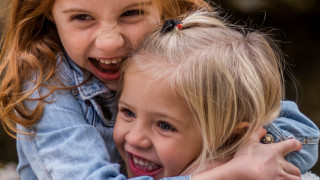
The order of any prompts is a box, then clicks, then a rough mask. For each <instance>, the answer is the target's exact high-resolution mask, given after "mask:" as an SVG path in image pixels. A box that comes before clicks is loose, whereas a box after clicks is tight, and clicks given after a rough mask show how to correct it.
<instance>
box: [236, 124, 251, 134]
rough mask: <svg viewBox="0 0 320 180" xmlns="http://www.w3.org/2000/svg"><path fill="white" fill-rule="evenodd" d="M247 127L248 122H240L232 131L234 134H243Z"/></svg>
mask: <svg viewBox="0 0 320 180" xmlns="http://www.w3.org/2000/svg"><path fill="white" fill-rule="evenodd" d="M248 127H249V123H248V122H240V123H239V124H238V125H237V126H236V128H235V129H234V132H233V133H234V134H236V135H243V134H244V133H245V132H246V131H247V129H248Z"/></svg>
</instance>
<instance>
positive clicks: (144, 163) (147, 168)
mask: <svg viewBox="0 0 320 180" xmlns="http://www.w3.org/2000/svg"><path fill="white" fill-rule="evenodd" d="M128 159H129V167H130V170H131V172H132V173H133V174H134V175H136V176H155V175H156V174H158V173H159V172H160V171H161V170H162V167H161V166H160V165H158V164H156V163H154V162H151V161H148V160H146V159H143V158H141V157H138V156H135V155H133V154H130V153H128Z"/></svg>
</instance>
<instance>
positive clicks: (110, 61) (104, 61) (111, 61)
mask: <svg viewBox="0 0 320 180" xmlns="http://www.w3.org/2000/svg"><path fill="white" fill-rule="evenodd" d="M96 59H97V61H100V62H101V63H103V64H117V63H119V62H121V58H118V59H112V60H110V59H109V60H103V59H98V58H96Z"/></svg>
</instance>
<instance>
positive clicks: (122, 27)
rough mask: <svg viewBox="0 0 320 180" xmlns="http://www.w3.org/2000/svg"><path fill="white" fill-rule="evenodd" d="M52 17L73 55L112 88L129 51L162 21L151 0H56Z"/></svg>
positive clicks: (67, 48)
mask: <svg viewBox="0 0 320 180" xmlns="http://www.w3.org/2000/svg"><path fill="white" fill-rule="evenodd" d="M52 17H53V22H54V23H55V24H56V26H57V29H58V33H59V36H60V39H61V42H62V44H63V46H64V49H65V50H66V52H67V53H68V55H69V56H70V58H71V59H72V60H73V61H74V62H75V63H76V64H77V65H78V66H80V67H82V68H83V69H85V70H87V71H89V72H90V73H92V74H93V75H94V76H96V77H97V78H98V79H99V80H100V81H102V82H103V83H104V84H105V85H106V86H107V88H109V89H112V90H117V87H118V80H119V77H120V65H121V63H122V62H123V61H124V60H125V59H126V57H127V55H128V53H129V52H130V51H131V50H132V49H133V48H135V47H137V45H138V44H139V42H140V41H141V39H142V38H143V37H144V36H145V35H146V34H147V33H149V32H150V31H151V30H152V29H153V28H154V27H155V26H156V25H158V24H159V23H160V14H159V11H158V9H157V8H156V7H155V6H154V5H153V4H152V1H151V0H91V1H88V0H55V3H54V5H53V9H52Z"/></svg>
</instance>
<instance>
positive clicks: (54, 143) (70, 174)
mask: <svg viewBox="0 0 320 180" xmlns="http://www.w3.org/2000/svg"><path fill="white" fill-rule="evenodd" d="M57 61H58V67H57V72H56V74H57V77H58V79H59V81H60V82H62V83H64V84H65V85H67V86H75V85H79V84H80V83H81V82H83V81H84V75H83V73H82V71H81V70H80V69H79V67H78V66H77V65H75V64H74V63H73V62H72V61H71V60H70V59H69V58H68V57H66V56H65V55H60V56H58V58H57ZM30 87H33V84H32V82H31V81H30V82H28V83H26V84H25V88H30ZM47 92H48V89H45V88H42V89H40V91H36V92H35V93H34V94H32V96H31V99H32V98H37V97H39V94H42V95H44V94H46V93H47ZM46 100H47V101H48V102H52V103H46V104H45V108H44V112H43V115H42V117H41V118H40V120H39V121H38V122H37V123H36V124H34V125H32V126H30V127H28V128H24V127H21V126H18V128H19V129H21V130H23V131H26V132H29V133H34V135H21V134H20V135H18V139H17V150H18V156H19V164H18V167H17V170H18V172H19V173H20V175H21V179H22V180H25V179H28V180H29V179H41V180H45V179H54V180H59V179H61V180H66V179H79V180H80V179H94V180H99V179H115V180H121V179H126V177H125V176H124V175H122V174H120V172H119V163H118V162H119V160H120V156H119V154H118V153H117V150H116V147H115V144H114V142H113V137H112V132H113V126H114V123H115V115H116V113H117V105H116V102H115V96H114V93H113V92H111V91H109V90H108V89H106V88H105V87H104V86H103V84H102V83H101V82H100V81H98V80H97V79H95V78H92V79H90V81H88V82H87V83H85V84H83V85H81V86H79V87H77V88H74V89H69V90H57V91H55V92H54V93H53V94H52V95H51V96H49V97H48V98H47V99H46ZM25 104H26V105H27V107H28V108H30V109H32V108H34V107H35V106H36V104H37V102H36V101H32V100H30V101H26V102H25ZM101 104H103V105H104V107H102V106H101ZM285 104H287V102H284V107H283V108H284V112H287V113H288V114H289V115H287V114H286V113H285V114H283V117H281V118H280V119H279V120H277V121H276V122H275V123H273V124H272V125H270V126H268V128H269V127H270V128H269V130H270V132H271V133H272V132H277V133H279V134H285V136H284V137H285V138H290V137H292V134H291V133H293V132H294V133H293V135H294V136H295V137H298V138H302V140H303V141H304V140H305V139H306V138H307V139H308V138H312V141H307V144H309V142H312V144H313V146H312V147H310V148H306V149H305V150H304V151H303V155H299V154H300V152H299V153H298V155H297V154H293V155H292V156H290V159H291V158H292V159H293V160H292V162H295V160H294V159H297V162H298V161H299V162H300V161H301V162H303V163H302V164H299V163H297V165H301V167H303V166H302V165H304V164H306V163H307V164H310V165H311V164H314V163H315V160H314V159H310V158H309V157H315V156H316V155H317V153H316V152H317V147H318V146H317V142H318V138H319V132H318V129H317V128H316V127H315V126H314V124H313V123H312V122H311V121H310V120H309V119H307V118H305V117H304V116H303V115H301V114H300V112H299V111H298V109H296V108H295V107H294V104H293V103H289V104H290V105H288V106H286V105H285ZM102 109H108V111H109V113H107V114H106V113H104V112H105V110H102ZM291 118H292V119H291ZM293 122H296V123H300V124H302V125H305V127H303V128H300V127H297V126H296V124H293ZM309 129H314V131H309ZM295 132H296V133H297V134H295ZM279 137H280V136H279ZM279 139H281V138H279ZM304 148H305V147H304ZM288 157H289V156H288ZM299 167H300V166H299ZM301 167H300V168H301ZM308 168H310V166H308ZM188 178H189V177H188V176H180V177H173V178H165V179H173V180H179V179H188ZM134 179H137V180H141V179H152V178H151V177H147V176H145V177H137V178H134Z"/></svg>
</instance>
